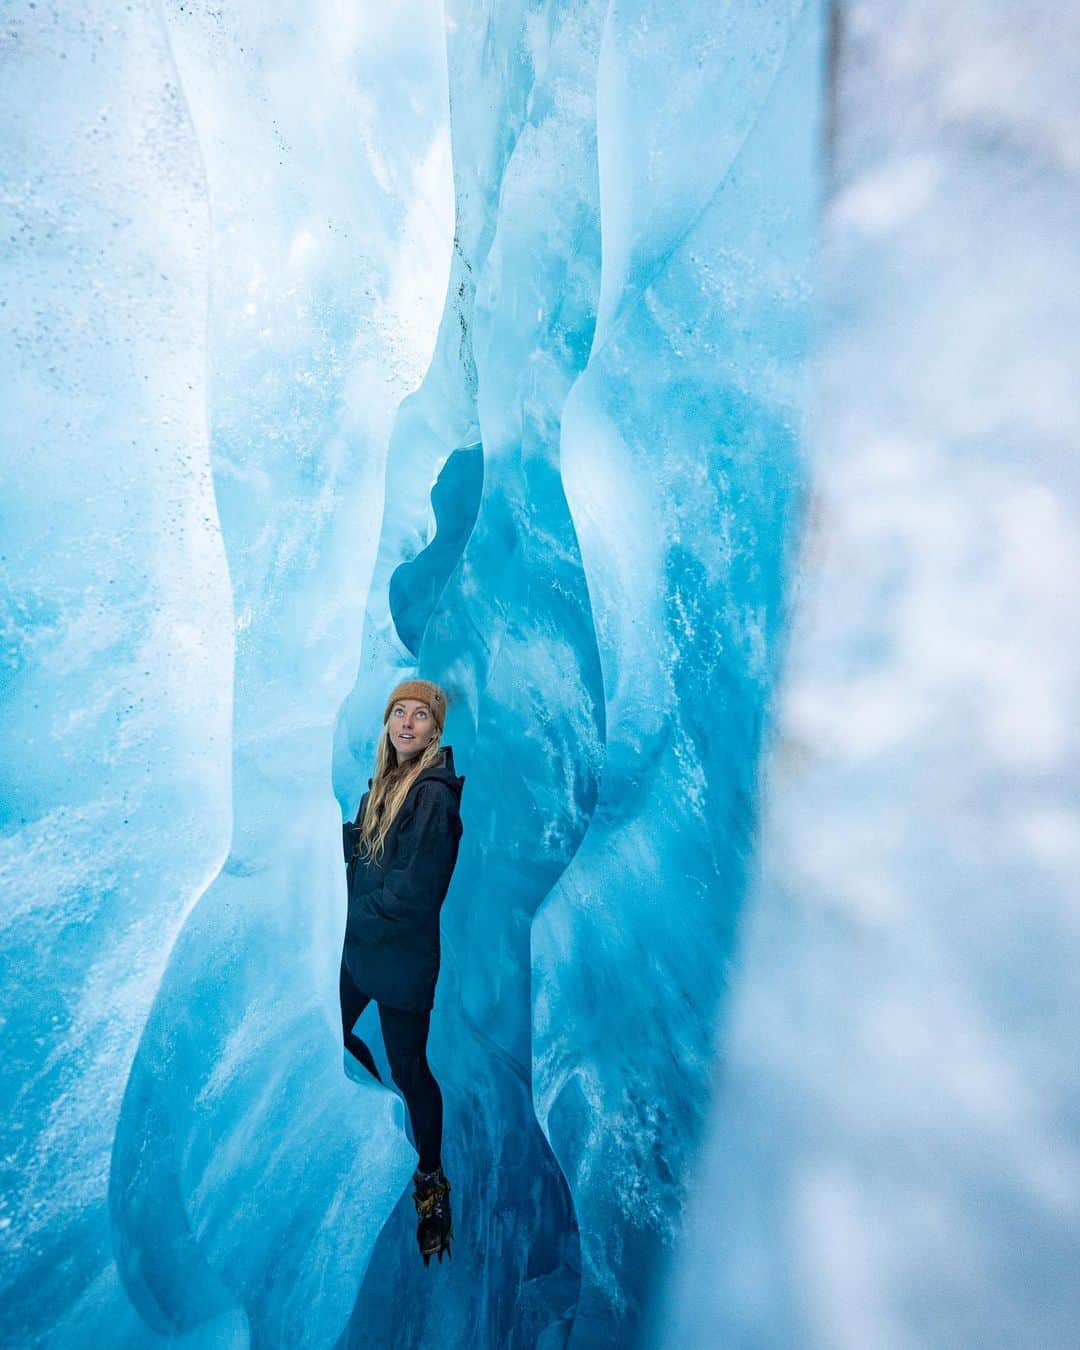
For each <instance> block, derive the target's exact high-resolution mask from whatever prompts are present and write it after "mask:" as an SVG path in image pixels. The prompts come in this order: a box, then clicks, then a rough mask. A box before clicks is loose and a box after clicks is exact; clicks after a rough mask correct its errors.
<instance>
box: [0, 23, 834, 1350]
mask: <svg viewBox="0 0 1080 1350" xmlns="http://www.w3.org/2000/svg"><path fill="white" fill-rule="evenodd" d="M821 14H822V11H821V5H820V4H819V3H817V2H816V0H815V2H812V3H800V2H799V0H771V2H770V3H760V4H754V5H752V6H747V5H740V4H735V3H731V4H726V5H720V6H704V5H701V4H700V3H697V2H696V0H681V2H678V3H664V4H660V3H640V2H638V3H626V4H623V3H610V2H609V0H578V2H577V3H553V2H551V3H535V2H534V3H525V0H507V2H506V3H500V4H497V5H490V6H487V5H480V4H472V3H465V0H450V3H448V4H447V6H446V9H445V12H444V10H443V9H442V7H440V6H439V5H438V4H436V3H434V0H412V2H411V3H407V4H394V5H382V6H375V5H362V6H347V7H343V6H340V5H337V4H330V3H328V0H322V2H321V3H316V4H313V5H304V6H299V5H273V6H259V5H256V4H254V3H252V2H251V0H248V2H247V3H241V4H234V5H230V6H227V7H225V6H220V5H217V4H209V3H194V4H192V3H189V2H188V0H185V3H184V4H180V3H178V0H166V2H165V3H163V5H162V6H161V7H160V9H155V8H151V7H150V6H149V5H140V4H133V5H132V6H131V7H130V8H129V7H124V8H123V10H122V11H120V10H116V11H115V12H114V9H113V8H112V7H108V6H105V5H95V4H89V5H87V6H84V7H82V9H81V10H80V13H79V16H78V18H77V19H76V18H74V17H71V16H70V15H67V14H66V13H64V12H63V11H53V10H52V9H49V8H46V7H43V6H41V5H39V6H37V7H36V8H35V7H34V6H31V5H29V4H27V5H23V6H19V5H16V6H12V7H11V9H10V16H11V17H10V19H8V18H7V17H6V18H5V22H6V24H7V28H6V30H5V38H4V40H5V42H6V43H7V44H8V52H7V54H6V57H5V84H4V90H3V94H2V95H0V97H2V98H3V99H4V102H5V109H6V111H7V112H8V113H9V117H10V120H11V125H12V126H13V127H14V133H13V134H12V136H11V137H10V138H9V141H8V142H7V145H6V149H5V161H4V162H5V183H6V184H7V186H6V188H5V196H4V210H5V212H6V213H7V214H8V215H9V216H10V217H11V221H10V228H9V229H8V243H7V251H6V253H5V257H6V261H5V264H4V266H5V269H6V273H5V277H6V279H8V280H9V281H10V293H11V295H12V296H13V300H12V301H11V303H12V305H13V307H14V312H15V320H14V322H13V323H12V325H11V328H10V332H11V334H12V336H11V337H10V338H9V339H8V342H9V349H8V351H7V353H6V355H7V356H8V359H7V360H6V362H5V367H4V372H5V373H4V375H3V376H2V377H0V378H3V379H4V381H5V386H4V388H5V391H7V392H8V397H7V399H6V404H7V406H10V407H11V408H13V409H14V410H15V416H14V417H13V419H12V424H13V426H14V428H15V429H16V431H17V434H18V436H19V437H20V438H21V439H20V440H19V441H18V442H17V443H16V444H15V445H14V448H13V453H11V454H10V455H9V456H8V462H9V465H10V468H9V469H8V473H9V480H8V483H7V484H6V487H8V488H10V489H11V490H12V491H11V499H15V498H17V499H18V500H19V502H20V503H22V502H26V503H27V506H26V507H21V508H20V511H19V513H18V514H13V515H12V516H11V518H10V520H8V519H5V527H6V528H5V536H4V544H5V555H4V561H5V566H6V567H7V569H8V570H7V574H6V604H7V605H8V618H7V623H8V626H9V628H10V630H11V631H12V632H14V633H17V634H18V642H19V644H20V645H18V646H17V647H15V648H14V650H15V653H16V655H15V659H14V661H13V662H12V663H11V678H10V679H9V680H8V681H7V684H6V689H5V696H4V697H5V702H4V704H3V713H2V716H3V717H4V719H5V727H11V728H12V734H11V736H10V737H9V738H7V739H6V740H5V750H4V753H5V755H6V756H7V757H8V759H7V761H6V762H5V768H6V769H7V775H6V779H7V783H8V784H9V786H8V788H7V789H6V792H5V801H4V840H3V848H4V855H3V858H4V861H3V866H4V869H5V872H4V892H5V907H4V918H3V922H4V930H3V931H4V937H3V953H4V962H5V970H4V974H5V979H4V995H3V996H4V999H5V1001H6V1002H5V1016H6V1017H7V1026H6V1027H5V1035H8V1034H13V1035H14V1038H15V1044H16V1045H17V1047H18V1050H17V1052H16V1055H15V1057H14V1058H12V1059H10V1060H9V1061H8V1062H6V1063H5V1066H4V1073H5V1075H6V1076H5V1080H4V1082H5V1097H4V1104H5V1108H6V1109H5V1130H6V1131H8V1132H9V1142H8V1143H6V1145H5V1150H4V1157H5V1166H6V1167H7V1168H8V1169H9V1170H8V1173H7V1176H6V1178H5V1182H6V1184H5V1198H4V1203H5V1206H6V1207H7V1208H6V1210H5V1214H4V1219H6V1220H8V1223H7V1225H6V1227H5V1228H4V1229H3V1235H4V1242H5V1258H4V1259H5V1285H4V1290H3V1291H2V1297H3V1307H4V1313H3V1316H4V1319H5V1325H4V1330H5V1333H6V1332H7V1331H8V1330H10V1331H11V1334H12V1336H13V1337H14V1338H16V1339H17V1340H18V1341H19V1342H20V1343H25V1344H29V1345H33V1344H56V1345H77V1344H82V1343H88V1342H91V1343H92V1342H95V1341H96V1342H100V1343H102V1344H108V1345H117V1346H146V1345H155V1344H158V1343H161V1344H165V1343H175V1342H179V1343H182V1344H186V1345H189V1346H200V1347H202V1346H205V1347H217V1346H230V1347H231V1346H242V1345H248V1344H250V1345H252V1346H260V1347H263V1346H265V1347H274V1350H277V1347H281V1346H287V1345H310V1346H330V1345H335V1344H340V1345H342V1346H350V1347H359V1346H371V1347H379V1348H380V1350H382V1347H386V1346H390V1345H395V1346H396V1345H402V1346H404V1345H427V1344H438V1345H441V1346H469V1347H472V1348H474V1350H479V1348H480V1347H490V1348H491V1350H496V1347H497V1348H498V1350H502V1347H506V1346H514V1347H521V1348H522V1350H524V1348H525V1347H532V1346H542V1347H544V1348H545V1350H553V1347H555V1346H558V1345H562V1344H565V1343H567V1342H568V1341H569V1342H570V1343H572V1344H574V1345H576V1346H608V1345H631V1344H634V1343H635V1341H636V1340H638V1339H640V1335H641V1329H642V1325H643V1319H644V1317H645V1315H646V1313H647V1311H648V1309H649V1308H650V1306H651V1305H652V1304H653V1303H654V1302H655V1298H656V1295H657V1292H658V1289H659V1286H660V1281H661V1278H662V1276H663V1273H664V1269H665V1266H666V1263H667V1261H668V1259H669V1254H670V1252H671V1249H672V1244H673V1242H674V1241H675V1239H676V1238H677V1235H678V1231H679V1226H680V1221H681V1213H682V1208H683V1204H684V1196H685V1192H686V1187H687V1181H688V1169H689V1168H690V1166H691V1164H692V1162H693V1160H694V1157H695V1150H696V1146H697V1143H698V1137H699V1133H700V1130H701V1126H702V1122H703V1119H704V1115H705V1110H706V1107H707V1105H708V1100H709V1082H710V1070H711V1065H712V1058H713V1052H714V1046H713V1021H714V1017H715V1015H716V1013H717V1011H718V1010H719V1009H720V1008H722V1006H723V999H724V994H725V988H726V983H727V972H728V968H729V964H730V962H731V960H732V956H733V948H732V934H733V931H734V924H735V919H736V917H737V914H738V912H739V909H740V905H741V900H742V895H743V891H744V886H745V879H746V866H747V860H748V856H749V852H750V849H751V845H752V839H753V834H754V829H755V819H756V813H757V783H756V774H757V769H756V762H757V756H758V750H759V745H760V742H761V737H762V732H763V727H764V717H765V709H766V707H767V703H768V699H769V696H770V691H771V688H772V685H773V681H774V679H775V675H776V669H777V659H778V654H779V650H780V644H781V640H782V636H783V631H784V622H783V621H784V595H785V578H786V568H787V553H788V538H789V534H790V527H791V522H792V520H793V518H794V517H795V516H796V514H797V510H798V502H799V494H800V486H801V480H800V472H799V467H798V465H799V461H798V456H797V437H798V429H799V425H800V420H801V414H802V404H803V397H804V394H803V384H804V369H803V368H804V356H805V350H806V346H807V339H808V330H809V322H810V311H809V304H808V294H809V286H808V274H809V267H808V259H809V254H810V250H811V246H812V242H813V237H814V222H815V216H816V211H817V197H816V193H817V189H816V181H817V180H816V160H817V146H818V143H819V140H820V135H821V110H822V107H823V100H822V87H821V81H822V57H823V25H822V17H821ZM451 150H452V155H453V173H452V174H451ZM9 386H10V388H9ZM211 474H212V478H211ZM211 486H212V492H211ZM7 500H9V497H8V493H7V492H5V501H7ZM226 563H227V571H226ZM417 670H419V671H421V672H422V673H423V674H425V675H430V676H432V677H434V678H436V679H438V680H439V681H440V682H441V683H443V684H444V685H445V686H446V688H447V689H448V690H449V692H450V695H451V699H452V707H451V711H450V716H449V721H448V725H447V734H446V739H447V740H448V741H449V742H451V743H452V744H453V745H454V746H455V751H456V755H457V762H458V765H459V768H460V769H461V771H462V772H465V773H466V775H467V778H468V784H467V788H466V799H465V801H464V802H463V811H464V814H465V825H466V833H465V837H464V840H463V845H462V852H461V855H460V859H459V866H458V870H457V873H456V875H455V879H454V883H453V887H452V889H451V892H450V894H449V896H448V899H447V903H446V907H445V910H444V947H443V952H444V968H443V978H442V982H441V983H440V987H439V993H438V996H437V1002H436V1009H435V1016H434V1020H433V1030H432V1039H431V1049H430V1053H431V1058H432V1061H433V1064H434V1066H435V1069H436V1072H437V1074H438V1076H439V1078H440V1081H441V1082H442V1084H443V1088H444V1094H445V1099H446V1143H445V1154H444V1157H445V1162H446V1167H447V1171H448V1173H449V1174H450V1176H451V1179H452V1181H453V1184H454V1198H455V1214H456V1220H457V1226H458V1229H459V1238H458V1242H457V1243H456V1246H455V1255H454V1259H453V1261H452V1263H449V1264H443V1265H440V1266H438V1267H437V1268H435V1269H431V1270H425V1269H424V1267H423V1266H422V1265H421V1263H420V1262H419V1260H418V1258H417V1254H416V1251H415V1245H414V1240H413V1235H412V1227H413V1222H414V1217H415V1216H414V1213H413V1210H412V1206H411V1203H410V1201H409V1199H408V1195H407V1183H408V1178H409V1174H410V1171H411V1168H412V1166H413V1164H414V1161H415V1155H414V1154H413V1152H412V1149H411V1147H410V1146H409V1143H408V1140H407V1137H406V1135H405V1133H404V1129H403V1111H402V1105H401V1103H400V1101H399V1099H398V1098H397V1096H396V1095H395V1094H393V1093H392V1092H390V1091H389V1090H388V1089H385V1088H383V1087H380V1086H378V1085H376V1084H373V1083H372V1084H366V1085H365V1084H356V1083H354V1082H351V1081H349V1080H347V1079H346V1078H345V1077H344V1075H343V1073H342V1062H341V1051H340V1046H339V1029H338V1014H337V1006H336V994H337V990H336V977H337V961H338V955H339V950H340V940H341V932H342V926H343V906H344V877H343V869H342V868H341V862H340V844H339V842H338V840H339V837H340V836H339V833H338V820H339V814H340V813H339V807H340V811H344V812H345V813H347V814H349V815H352V814H353V813H354V812H355V810H356V807H357V804H358V802H359V798H360V795H361V792H362V790H363V787H364V786H365V784H366V779H367V777H368V776H369V774H370V772H371V763H372V749H373V744H374V736H375V733H376V731H377V728H378V725H379V718H380V716H381V713H382V709H383V705H384V701H385V697H386V693H387V691H388V689H389V687H390V686H391V685H392V684H393V683H394V682H395V681H396V680H397V679H399V678H401V677H402V676H403V675H406V674H410V673H412V672H414V671H417ZM335 798H336V800H335ZM374 1020H375V1018H374V1010H373V1009H372V1010H369V1012H368V1013H365V1017H364V1019H362V1020H361V1024H360V1025H361V1031H362V1032H364V1031H367V1030H369V1029H372V1031H373V1034H372V1039H373V1041H374V1042H375V1044H376V1047H377V1048H378V1033H377V1032H375V1031H374V1030H373V1024H374ZM387 1077H388V1075H387Z"/></svg>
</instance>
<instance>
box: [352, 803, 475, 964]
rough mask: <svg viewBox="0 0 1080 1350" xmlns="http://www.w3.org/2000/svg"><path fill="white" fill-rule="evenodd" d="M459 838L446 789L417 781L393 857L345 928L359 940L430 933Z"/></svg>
mask: <svg viewBox="0 0 1080 1350" xmlns="http://www.w3.org/2000/svg"><path fill="white" fill-rule="evenodd" d="M460 838H461V822H460V820H459V818H458V813H457V804H456V802H455V801H454V798H453V794H452V793H451V791H450V789H449V788H447V787H446V786H444V785H443V784H442V783H439V782H431V783H424V784H422V785H421V786H420V787H419V788H418V790H417V794H416V798H415V801H414V803H413V815H412V819H411V820H409V821H406V822H403V824H402V827H401V831H400V833H399V835H398V841H397V860H396V862H395V863H394V865H393V867H391V868H389V869H388V870H387V872H386V875H385V876H384V877H383V882H382V887H381V888H380V890H379V891H378V892H373V893H372V894H370V895H366V896H364V898H363V899H362V900H361V901H360V903H359V904H358V905H357V907H356V909H355V910H354V911H353V912H352V914H350V916H349V927H350V929H351V931H352V932H353V933H355V934H356V936H357V937H359V938H362V939H363V940H364V941H365V942H392V941H393V940H394V938H397V937H404V936H405V935H406V934H409V933H417V932H423V931H430V929H431V928H432V926H433V923H437V922H438V913H439V906H440V904H441V903H442V901H443V899H444V897H445V895H446V892H447V889H448V887H449V885H450V878H451V876H452V874H453V871H454V864H455V862H456V861H457V850H458V842H459V840H460Z"/></svg>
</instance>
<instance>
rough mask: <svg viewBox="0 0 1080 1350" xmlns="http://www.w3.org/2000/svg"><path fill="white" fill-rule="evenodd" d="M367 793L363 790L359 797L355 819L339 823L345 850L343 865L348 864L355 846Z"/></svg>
mask: <svg viewBox="0 0 1080 1350" xmlns="http://www.w3.org/2000/svg"><path fill="white" fill-rule="evenodd" d="M368 795H369V794H368V793H367V792H365V793H364V795H363V796H362V797H361V798H360V807H359V809H358V810H357V812H356V820H346V821H343V822H342V825H341V846H342V848H343V849H344V851H345V865H346V867H347V866H348V865H349V862H350V861H351V859H352V855H353V850H354V849H355V848H356V841H357V838H358V837H359V834H360V825H359V823H358V822H359V821H361V820H363V819H364V805H365V803H366V802H367V799H368Z"/></svg>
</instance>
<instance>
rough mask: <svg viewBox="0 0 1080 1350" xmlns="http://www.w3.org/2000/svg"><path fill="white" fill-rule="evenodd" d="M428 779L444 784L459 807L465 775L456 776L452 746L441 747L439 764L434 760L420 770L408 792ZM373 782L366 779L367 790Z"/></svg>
mask: <svg viewBox="0 0 1080 1350" xmlns="http://www.w3.org/2000/svg"><path fill="white" fill-rule="evenodd" d="M429 778H437V779H438V780H439V782H440V783H445V784H446V786H447V787H448V788H449V789H450V791H451V792H452V793H453V794H454V800H455V801H456V802H457V804H458V805H459V806H460V805H461V789H462V787H463V786H464V783H465V775H464V774H458V773H457V771H456V770H455V768H454V747H453V746H452V745H444V746H443V753H442V760H441V762H440V761H439V760H436V761H435V763H434V764H431V765H429V766H428V767H427V768H426V769H423V770H421V772H420V773H418V774H417V775H416V778H415V780H414V781H413V783H412V784H411V785H410V787H409V791H410V792H412V791H413V789H414V788H415V787H416V784H417V783H423V782H425V781H426V780H427V779H429ZM374 781H375V780H374V779H373V778H369V779H368V787H369V788H370V787H371V785H372V783H373V782H374Z"/></svg>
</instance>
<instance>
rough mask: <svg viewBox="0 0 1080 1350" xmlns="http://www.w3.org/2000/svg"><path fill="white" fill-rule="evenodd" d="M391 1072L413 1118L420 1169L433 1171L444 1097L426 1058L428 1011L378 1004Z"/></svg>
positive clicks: (438, 1154)
mask: <svg viewBox="0 0 1080 1350" xmlns="http://www.w3.org/2000/svg"><path fill="white" fill-rule="evenodd" d="M379 1022H380V1024H381V1025H382V1034H383V1044H384V1045H385V1046H386V1058H387V1059H388V1060H389V1061H390V1076H391V1077H392V1078H393V1080H394V1082H395V1083H396V1084H397V1086H398V1087H399V1088H400V1089H401V1094H402V1096H403V1097H404V1098H405V1105H406V1106H407V1107H408V1108H409V1119H410V1120H411V1121H412V1127H413V1141H414V1143H415V1144H416V1151H417V1153H419V1154H420V1171H421V1172H434V1171H435V1169H436V1168H437V1167H439V1166H441V1163H442V1157H441V1153H442V1128H443V1099H442V1093H441V1092H440V1090H439V1085H438V1083H437V1082H436V1081H435V1075H434V1074H433V1073H432V1072H431V1067H430V1065H429V1064H428V1060H427V1039H428V1030H429V1028H430V1026H431V1013H430V1011H429V1012H398V1011H396V1010H395V1009H394V1008H384V1007H383V1005H382V1004H381V1003H380V1004H379Z"/></svg>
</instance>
